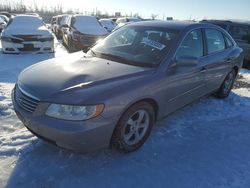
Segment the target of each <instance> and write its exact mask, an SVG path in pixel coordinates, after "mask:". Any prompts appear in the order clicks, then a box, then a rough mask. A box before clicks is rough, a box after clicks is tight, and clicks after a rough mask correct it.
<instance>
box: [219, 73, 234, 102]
mask: <svg viewBox="0 0 250 188" xmlns="http://www.w3.org/2000/svg"><path fill="white" fill-rule="evenodd" d="M235 76H236V73H235V70H232V71H231V72H230V73H228V75H227V77H226V78H225V80H224V82H223V83H222V85H221V87H220V89H219V90H218V91H217V92H216V93H215V96H216V97H218V98H226V97H228V95H229V93H230V92H231V90H232V88H233V85H234V81H235Z"/></svg>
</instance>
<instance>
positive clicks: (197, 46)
mask: <svg viewBox="0 0 250 188" xmlns="http://www.w3.org/2000/svg"><path fill="white" fill-rule="evenodd" d="M183 56H189V57H197V58H199V57H202V56H203V42H202V33H201V30H200V29H198V30H194V31H191V32H190V33H189V34H188V35H187V36H186V37H185V39H184V40H183V41H182V44H181V46H180V48H179V49H178V51H177V54H176V58H177V59H178V58H179V57H183Z"/></svg>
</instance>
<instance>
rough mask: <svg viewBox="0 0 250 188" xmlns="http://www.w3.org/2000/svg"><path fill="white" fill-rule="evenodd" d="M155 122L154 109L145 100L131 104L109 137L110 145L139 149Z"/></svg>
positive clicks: (127, 150)
mask: <svg viewBox="0 0 250 188" xmlns="http://www.w3.org/2000/svg"><path fill="white" fill-rule="evenodd" d="M154 122H155V111H154V109H153V107H152V106H151V105H150V104H149V103H146V102H139V103H136V104H134V105H133V106H131V107H130V108H129V109H128V110H127V111H126V112H125V113H124V114H123V115H122V117H121V118H120V120H119V122H118V124H117V126H116V128H115V130H114V132H113V135H112V138H111V147H112V148H115V149H117V150H120V151H125V152H132V151H135V150H137V149H139V148H140V147H141V146H142V145H143V144H144V143H145V141H146V140H147V138H148V137H149V135H150V133H151V130H152V127H153V125H154Z"/></svg>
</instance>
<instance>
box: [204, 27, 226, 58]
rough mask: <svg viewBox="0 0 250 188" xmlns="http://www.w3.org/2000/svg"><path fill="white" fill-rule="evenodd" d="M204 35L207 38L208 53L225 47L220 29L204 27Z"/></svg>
mask: <svg viewBox="0 0 250 188" xmlns="http://www.w3.org/2000/svg"><path fill="white" fill-rule="evenodd" d="M205 35H206V39H207V51H208V54H211V53H214V52H219V51H221V50H224V49H225V48H226V46H225V41H224V38H223V35H222V33H221V32H220V31H217V30H215V29H205Z"/></svg>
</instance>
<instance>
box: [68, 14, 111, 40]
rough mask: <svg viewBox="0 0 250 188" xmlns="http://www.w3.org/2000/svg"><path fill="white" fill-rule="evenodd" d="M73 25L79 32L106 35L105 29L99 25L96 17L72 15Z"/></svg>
mask: <svg viewBox="0 0 250 188" xmlns="http://www.w3.org/2000/svg"><path fill="white" fill-rule="evenodd" d="M73 17H74V18H75V20H74V27H75V28H77V29H78V30H79V31H80V32H82V33H86V34H93V35H106V34H107V31H106V30H105V29H104V28H103V27H102V26H101V24H100V23H99V22H98V20H97V19H96V17H94V16H84V15H74V16H73Z"/></svg>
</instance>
